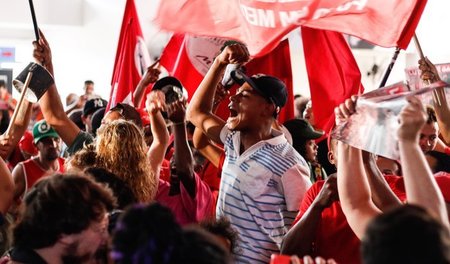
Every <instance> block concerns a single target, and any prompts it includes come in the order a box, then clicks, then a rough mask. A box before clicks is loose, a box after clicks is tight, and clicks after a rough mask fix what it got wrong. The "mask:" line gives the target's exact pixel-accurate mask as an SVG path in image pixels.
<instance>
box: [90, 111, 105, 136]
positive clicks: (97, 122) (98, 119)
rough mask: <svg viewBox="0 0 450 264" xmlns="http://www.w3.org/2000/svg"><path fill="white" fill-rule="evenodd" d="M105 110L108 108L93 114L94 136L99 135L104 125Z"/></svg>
mask: <svg viewBox="0 0 450 264" xmlns="http://www.w3.org/2000/svg"><path fill="white" fill-rule="evenodd" d="M105 110H106V108H105V107H103V108H100V109H97V111H95V112H94V113H93V114H92V117H91V124H92V134H94V135H97V130H98V128H99V127H100V126H101V125H102V119H103V117H104V116H105Z"/></svg>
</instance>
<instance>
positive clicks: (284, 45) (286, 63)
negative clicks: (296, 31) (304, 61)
mask: <svg viewBox="0 0 450 264" xmlns="http://www.w3.org/2000/svg"><path fill="white" fill-rule="evenodd" d="M185 39H186V38H185V36H184V35H183V34H175V35H174V36H173V37H172V38H171V40H170V41H169V44H167V46H166V48H165V49H164V51H163V53H162V55H161V60H160V64H161V65H162V66H164V68H166V70H167V71H168V72H169V74H170V75H171V76H174V77H176V78H177V79H178V80H180V81H181V83H182V84H183V86H184V87H185V88H186V90H187V93H188V95H189V98H190V97H191V96H192V95H193V94H194V92H195V90H196V89H197V87H198V85H199V84H200V82H201V81H202V79H203V74H202V73H200V72H199V71H198V70H196V68H195V67H194V66H193V63H192V62H191V60H190V59H189V56H188V54H187V51H186V40H185ZM245 67H246V69H247V74H248V75H253V74H256V73H264V74H267V75H272V76H275V77H277V78H279V79H281V80H282V81H283V82H284V83H285V84H286V87H287V89H288V101H287V103H286V105H285V106H284V107H283V109H282V110H281V112H280V114H279V119H278V120H279V121H280V122H281V123H283V122H284V121H286V120H289V119H292V118H293V117H294V101H293V100H294V96H293V80H292V70H291V58H290V51H289V43H288V41H287V40H285V41H282V42H281V43H280V45H278V47H276V48H275V49H274V50H273V51H272V52H270V53H269V54H267V55H265V56H262V57H259V58H255V59H253V60H252V61H250V62H249V63H248V64H247V65H246V66H245ZM235 89H236V87H234V88H233V89H232V90H231V91H230V93H231V94H233V93H234V91H235ZM216 115H218V116H219V117H221V118H222V119H227V118H228V116H229V110H228V102H227V101H226V100H224V101H223V102H222V103H221V104H220V105H219V107H218V108H217V111H216Z"/></svg>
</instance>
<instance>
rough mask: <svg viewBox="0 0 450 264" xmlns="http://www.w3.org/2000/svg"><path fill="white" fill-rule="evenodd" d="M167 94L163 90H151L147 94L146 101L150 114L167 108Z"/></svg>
mask: <svg viewBox="0 0 450 264" xmlns="http://www.w3.org/2000/svg"><path fill="white" fill-rule="evenodd" d="M165 102H166V96H165V95H164V93H163V92H161V91H151V92H150V93H149V94H148V95H147V100H146V101H145V108H146V110H147V112H148V113H149V114H152V115H153V114H156V113H157V112H159V111H164V110H165V108H166V103H165Z"/></svg>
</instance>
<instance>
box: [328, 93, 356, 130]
mask: <svg viewBox="0 0 450 264" xmlns="http://www.w3.org/2000/svg"><path fill="white" fill-rule="evenodd" d="M357 100H358V97H357V96H356V95H352V96H351V97H350V98H349V99H346V100H345V101H344V102H343V103H342V104H340V105H338V106H337V107H335V108H334V114H335V116H336V125H339V124H340V123H342V122H344V121H347V119H348V118H349V117H350V116H351V115H352V114H354V113H355V112H356V101H357Z"/></svg>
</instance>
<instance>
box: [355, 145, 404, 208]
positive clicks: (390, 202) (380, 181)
mask: <svg viewBox="0 0 450 264" xmlns="http://www.w3.org/2000/svg"><path fill="white" fill-rule="evenodd" d="M362 155H363V163H364V169H365V171H366V174H367V178H368V179H369V185H370V190H371V192H372V201H373V202H374V203H375V205H376V206H377V207H378V208H379V209H380V210H381V211H385V210H387V209H389V208H392V207H394V206H400V205H402V202H401V201H400V199H398V197H397V196H395V194H394V192H392V190H391V188H390V187H389V184H388V183H387V181H386V179H385V178H384V177H383V174H382V173H381V171H380V170H379V169H378V166H377V162H376V160H375V155H374V154H371V153H369V152H367V151H363V153H362Z"/></svg>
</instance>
